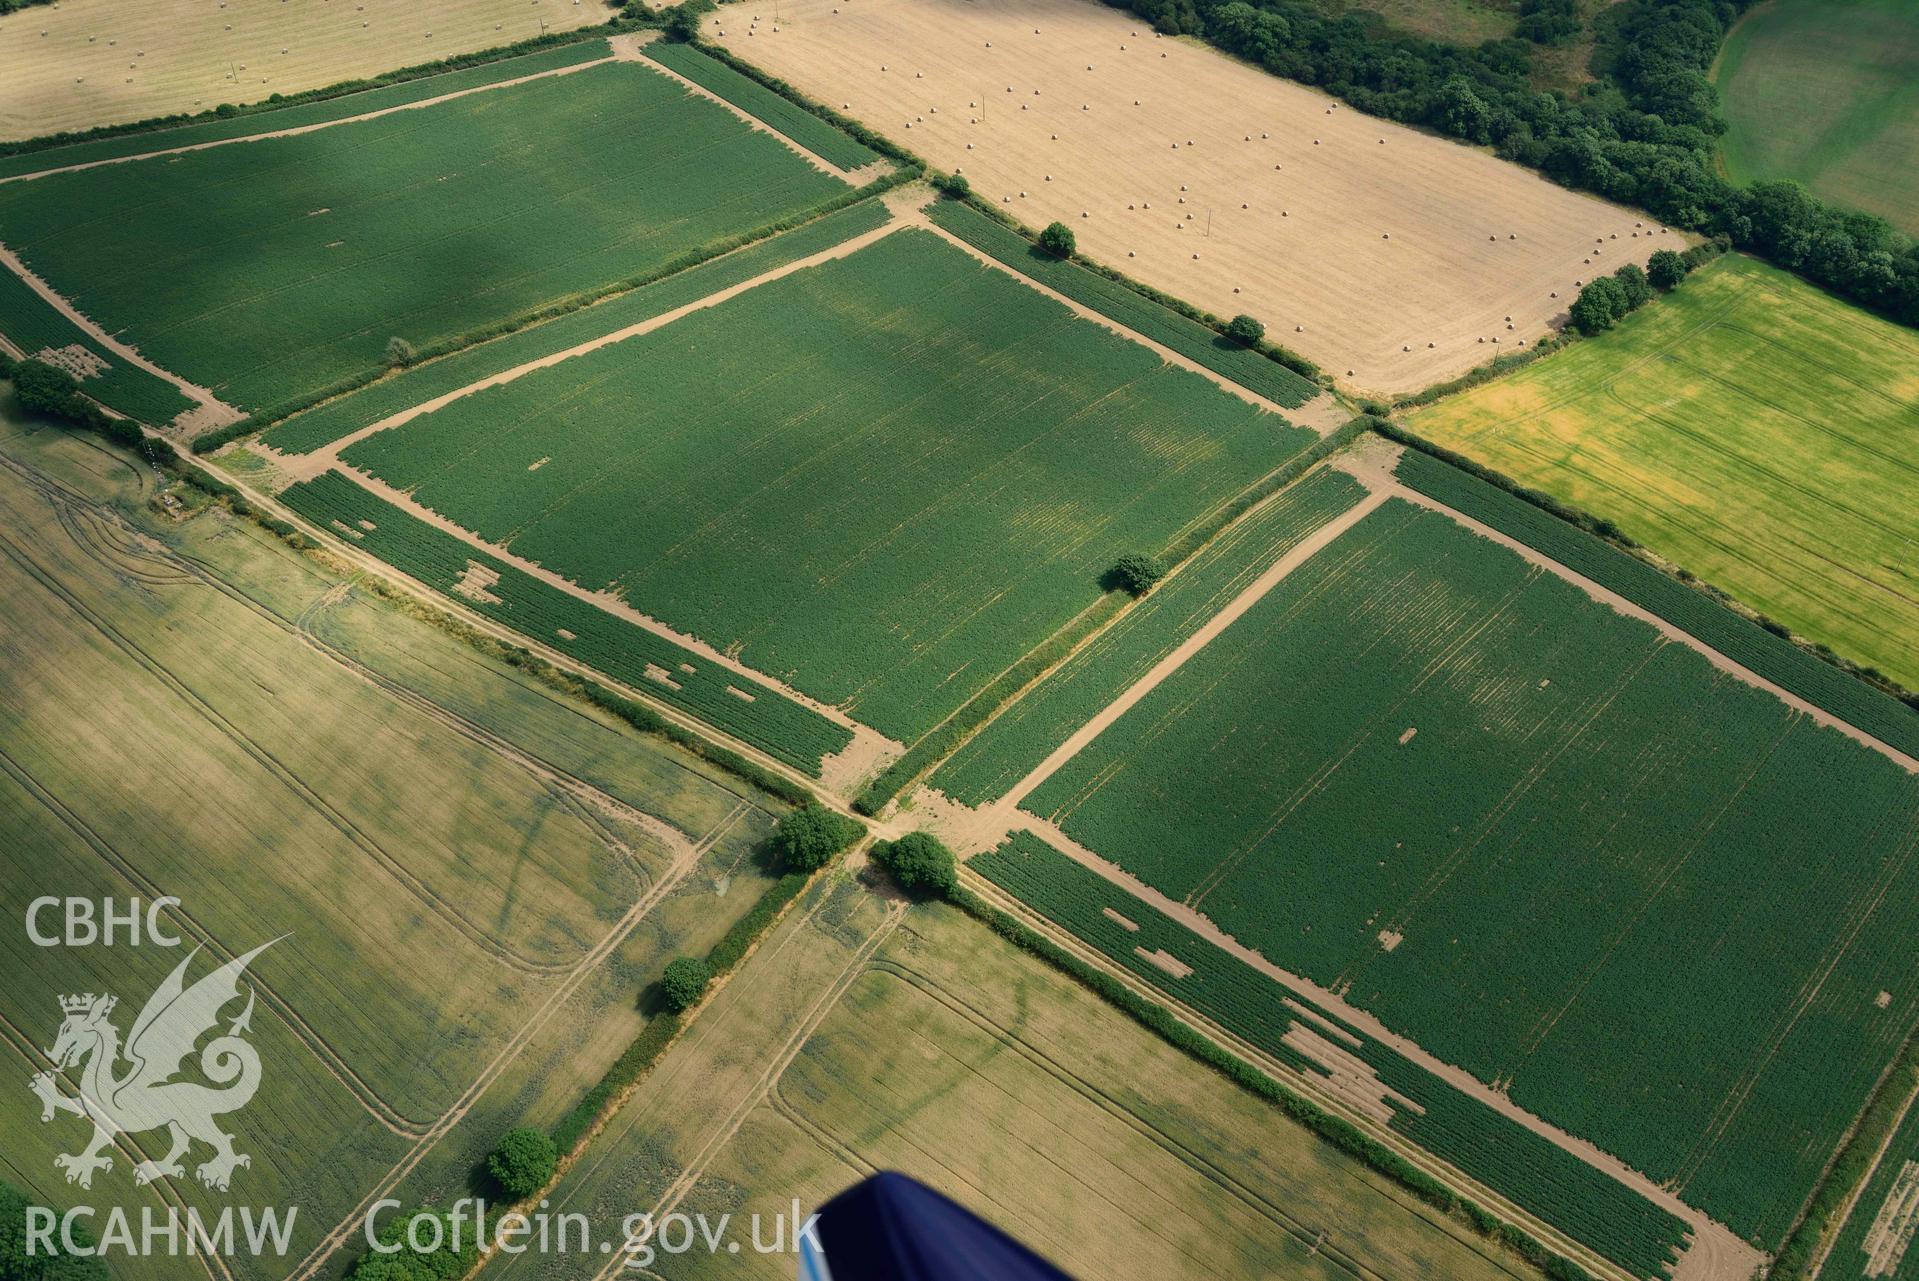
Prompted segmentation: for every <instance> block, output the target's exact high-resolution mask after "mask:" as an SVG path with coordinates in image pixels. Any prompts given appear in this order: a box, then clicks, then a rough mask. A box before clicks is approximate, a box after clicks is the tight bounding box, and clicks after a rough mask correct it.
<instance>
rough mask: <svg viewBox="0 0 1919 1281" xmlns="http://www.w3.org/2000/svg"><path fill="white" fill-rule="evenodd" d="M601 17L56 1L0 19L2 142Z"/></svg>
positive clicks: (328, 2) (578, 8) (526, 9)
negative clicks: (5, 139)
mask: <svg viewBox="0 0 1919 1281" xmlns="http://www.w3.org/2000/svg"><path fill="white" fill-rule="evenodd" d="M605 20H606V8H605V6H604V4H602V3H600V2H599V0H531V3H529V2H528V0H428V2H427V3H425V4H419V3H409V2H408V0H355V3H354V4H346V3H344V0H279V3H262V2H261V0H233V2H232V3H229V2H228V0H61V3H60V4H58V5H48V6H40V7H36V8H33V9H27V10H22V11H20V12H18V13H14V14H10V15H8V16H7V17H5V18H0V138H9V139H11V138H33V137H39V136H41V135H44V134H52V133H61V132H65V131H69V130H77V129H86V128H90V127H92V126H94V125H104V124H119V123H123V122H126V121H133V120H147V119H151V118H153V117H157V116H170V115H176V114H180V113H189V114H190V113H193V112H198V111H206V110H210V109H212V108H213V107H215V106H217V105H219V104H220V103H226V102H231V103H251V102H260V101H263V100H264V99H266V98H268V97H270V96H271V95H273V94H276V93H279V94H294V93H299V92H301V91H303V90H307V89H319V88H323V87H325V86H327V85H332V84H338V83H340V82H341V81H345V80H352V79H355V78H357V77H363V76H371V75H377V74H379V73H380V72H384V71H391V70H392V69H393V68H394V67H396V66H400V65H403V64H418V63H424V62H432V61H435V60H436V59H440V58H446V57H451V56H453V55H455V54H462V53H471V52H474V51H476V50H480V49H491V48H495V47H497V46H500V45H507V44H512V43H514V42H515V41H520V40H526V39H530V38H532V37H534V36H537V35H540V34H541V33H542V32H561V31H571V30H573V29H575V28H577V27H583V26H588V25H591V24H593V23H596V22H604V21H605Z"/></svg>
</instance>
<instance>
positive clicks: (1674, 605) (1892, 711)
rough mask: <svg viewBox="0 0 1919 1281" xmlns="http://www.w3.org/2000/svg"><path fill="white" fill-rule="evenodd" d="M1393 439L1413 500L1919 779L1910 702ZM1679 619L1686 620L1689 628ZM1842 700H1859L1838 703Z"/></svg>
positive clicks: (1426, 448)
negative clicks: (1614, 602) (1479, 531)
mask: <svg viewBox="0 0 1919 1281" xmlns="http://www.w3.org/2000/svg"><path fill="white" fill-rule="evenodd" d="M1383 434H1384V435H1386V436H1387V438H1388V439H1391V440H1393V441H1395V442H1397V443H1402V444H1406V445H1408V446H1409V448H1408V449H1407V450H1406V452H1405V453H1404V455H1403V456H1402V459H1401V461H1400V464H1399V468H1398V471H1397V474H1396V476H1395V479H1394V482H1393V483H1395V484H1397V485H1399V486H1401V487H1402V488H1404V489H1405V490H1407V491H1408V493H1409V494H1410V495H1412V496H1415V497H1417V498H1418V499H1419V500H1420V501H1422V502H1424V503H1426V504H1428V505H1437V506H1438V507H1439V508H1440V509H1442V510H1445V511H1446V512H1447V513H1448V514H1450V515H1453V516H1454V518H1455V519H1459V518H1461V517H1462V516H1463V517H1464V520H1463V521H1462V523H1471V524H1478V525H1481V526H1483V527H1484V528H1485V529H1490V530H1492V531H1494V532H1495V533H1497V534H1498V535H1499V536H1500V538H1501V539H1502V540H1505V541H1508V542H1509V543H1510V545H1513V546H1515V547H1516V548H1519V549H1521V550H1523V551H1524V552H1526V553H1528V554H1530V555H1535V556H1539V557H1542V558H1544V559H1545V560H1547V561H1549V562H1551V563H1552V564H1554V565H1557V566H1560V567H1561V569H1562V570H1563V571H1564V574H1565V575H1569V576H1571V577H1572V578H1574V579H1575V580H1583V581H1585V582H1588V583H1591V584H1592V585H1593V586H1594V587H1597V588H1599V589H1601V590H1603V591H1605V592H1606V593H1608V594H1609V595H1611V596H1615V597H1617V598H1619V599H1620V600H1623V601H1626V602H1628V603H1629V604H1630V605H1631V606H1632V608H1633V609H1634V610H1637V611H1639V612H1640V613H1641V614H1643V616H1644V617H1645V618H1647V619H1648V620H1649V621H1652V622H1653V623H1654V624H1655V625H1656V626H1658V627H1660V628H1661V630H1664V631H1668V633H1669V634H1671V635H1674V636H1675V637H1680V638H1686V639H1688V640H1689V641H1690V642H1691V643H1694V644H1695V647H1696V648H1698V649H1699V650H1700V652H1701V653H1705V654H1707V655H1709V656H1714V655H1716V656H1717V657H1716V660H1715V661H1716V663H1717V665H1719V666H1722V667H1724V668H1725V669H1726V670H1728V671H1732V672H1734V674H1736V675H1739V676H1740V678H1741V679H1743V680H1745V681H1747V683H1749V684H1752V685H1756V686H1758V687H1759V688H1761V689H1765V690H1768V691H1769V692H1771V693H1774V694H1776V695H1777V696H1778V697H1780V698H1781V699H1783V700H1784V701H1785V702H1786V703H1787V704H1789V705H1791V706H1794V707H1797V708H1799V709H1800V710H1802V711H1805V712H1806V713H1807V714H1809V715H1811V716H1812V717H1813V718H1814V719H1815V720H1816V721H1818V722H1819V723H1820V724H1823V725H1830V726H1831V727H1833V728H1835V729H1838V730H1840V731H1841V732H1842V733H1845V734H1847V735H1848V736H1849V737H1852V738H1854V739H1856V740H1857V741H1859V742H1860V743H1862V744H1864V745H1865V746H1867V747H1870V748H1872V749H1873V750H1874V751H1877V752H1879V753H1880V754H1881V755H1884V756H1885V757H1887V758H1888V759H1889V760H1892V761H1893V762H1895V763H1896V764H1898V765H1899V766H1900V767H1901V768H1902V769H1905V770H1906V771H1908V772H1909V773H1919V713H1916V712H1914V711H1912V710H1911V709H1910V708H1908V707H1907V706H1906V705H1905V704H1904V703H1903V702H1902V701H1901V700H1899V699H1896V698H1894V697H1892V696H1891V695H1889V694H1886V693H1884V692H1883V691H1882V690H1880V689H1878V688H1877V687H1876V686H1874V685H1873V684H1872V683H1871V682H1869V681H1867V680H1864V679H1862V678H1860V677H1858V676H1855V675H1853V674H1852V673H1850V672H1847V671H1845V670H1844V669H1843V668H1840V667H1837V666H1835V665H1833V664H1831V663H1828V662H1825V661H1824V660H1823V659H1821V658H1819V657H1818V656H1817V655H1814V654H1811V653H1808V652H1807V651H1806V650H1804V649H1802V648H1800V647H1799V646H1798V645H1797V644H1795V643H1793V642H1792V641H1791V640H1789V639H1786V638H1784V637H1780V636H1778V635H1776V634H1775V633H1773V632H1772V631H1770V630H1769V629H1767V628H1765V627H1763V626H1761V625H1760V624H1759V623H1755V622H1752V621H1751V620H1749V619H1747V618H1745V617H1744V616H1743V615H1741V614H1739V613H1737V612H1736V611H1734V610H1732V609H1730V608H1728V607H1727V606H1726V605H1724V604H1722V603H1720V602H1719V601H1718V600H1716V599H1715V598H1714V597H1712V596H1710V595H1708V594H1707V593H1705V592H1703V591H1700V590H1698V589H1696V588H1693V587H1690V586H1688V585H1687V584H1685V583H1683V582H1681V581H1680V580H1679V579H1677V578H1674V577H1673V576H1671V575H1669V574H1667V573H1665V572H1664V571H1663V570H1661V569H1659V568H1658V567H1656V566H1654V565H1652V564H1650V563H1648V562H1646V561H1644V560H1641V559H1640V558H1639V557H1637V556H1634V555H1632V554H1631V553H1629V552H1627V551H1625V550H1623V549H1622V548H1620V547H1617V546H1615V545H1614V544H1612V543H1610V542H1609V541H1607V540H1605V539H1603V538H1600V537H1598V536H1597V535H1595V534H1591V533H1588V532H1587V531H1585V530H1582V529H1580V528H1579V527H1578V526H1576V525H1573V524H1571V523H1569V522H1567V521H1565V520H1564V519H1563V518H1562V517H1560V516H1559V515H1558V514H1556V513H1554V512H1552V511H1550V510H1548V509H1546V508H1544V507H1540V506H1538V505H1536V504H1533V503H1530V502H1528V501H1526V499H1525V498H1524V497H1522V496H1521V494H1520V493H1519V492H1516V491H1517V490H1518V487H1517V486H1514V485H1513V484H1512V483H1511V482H1510V481H1507V482H1506V483H1505V484H1503V485H1502V484H1499V483H1497V482H1495V481H1492V480H1487V479H1484V478H1483V477H1482V476H1481V475H1477V474H1475V470H1484V472H1485V474H1486V475H1488V476H1495V477H1499V479H1500V480H1502V481H1503V480H1504V479H1505V478H1504V477H1500V476H1499V473H1497V472H1493V471H1491V470H1490V469H1475V470H1468V469H1467V468H1464V467H1460V466H1458V465H1456V463H1455V462H1454V461H1453V459H1452V458H1451V457H1449V456H1448V455H1447V453H1445V452H1442V451H1440V450H1439V449H1438V448H1437V447H1434V446H1431V445H1430V444H1429V443H1428V442H1425V441H1422V440H1421V439H1420V438H1419V437H1417V436H1415V435H1413V434H1412V433H1410V432H1406V431H1405V430H1404V429H1403V428H1398V427H1389V428H1388V430H1387V431H1386V432H1384V433H1383ZM1456 504H1457V505H1456ZM1552 544H1556V546H1553V545H1552ZM1568 553H1570V558H1569V557H1568ZM1585 553H1590V554H1585ZM1575 562H1577V563H1575ZM1675 616H1683V620H1684V621H1681V620H1680V618H1679V617H1675ZM1701 624H1703V626H1700V625H1701ZM1695 628H1697V630H1695ZM1762 669H1763V670H1762ZM1835 695H1850V696H1851V697H1850V698H1840V699H1834V696H1835ZM1835 701H1836V702H1838V703H1839V704H1841V705H1843V704H1844V703H1846V702H1851V703H1853V704H1854V706H1853V707H1852V708H1851V709H1850V710H1849V711H1847V712H1845V713H1841V712H1837V711H1834V710H1832V703H1833V702H1835ZM1861 712H1863V713H1865V715H1863V716H1862V715H1860V714H1859V713H1861Z"/></svg>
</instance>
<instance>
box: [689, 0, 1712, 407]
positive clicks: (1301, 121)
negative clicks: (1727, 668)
mask: <svg viewBox="0 0 1919 1281" xmlns="http://www.w3.org/2000/svg"><path fill="white" fill-rule="evenodd" d="M749 8H750V7H749ZM752 16H753V15H752V13H751V12H750V11H749V9H738V8H733V9H727V10H723V11H722V12H721V13H720V14H719V15H718V17H717V18H714V19H709V20H708V21H707V24H706V25H705V27H704V29H703V35H704V36H706V37H707V38H709V39H713V40H715V41H717V42H718V43H720V44H723V45H724V46H725V47H726V48H727V49H728V50H729V51H731V52H733V53H735V54H737V55H738V56H740V57H742V58H746V59H748V60H750V61H751V62H753V63H754V64H755V65H757V66H760V67H763V68H765V69H766V70H768V71H770V72H772V73H773V74H775V75H777V76H779V77H781V78H782V79H784V80H787V81H789V82H791V83H792V84H794V85H796V86H798V87H799V88H800V89H802V90H804V91H806V92H807V93H809V94H811V95H813V96H814V97H816V98H819V99H821V100H822V101H824V102H826V103H827V104H828V105H829V106H832V107H835V108H838V107H840V106H841V104H842V103H844V104H845V105H846V107H847V110H848V113H849V114H851V115H853V116H855V117H856V118H858V119H860V120H861V121H863V122H864V123H866V124H867V125H869V126H870V127H872V128H874V129H877V130H879V131H880V132H881V133H883V134H885V135H887V136H889V137H892V138H894V139H895V140H897V141H898V142H900V143H902V144H903V145H905V146H907V147H909V148H911V149H912V150H913V151H914V152H916V153H917V154H919V155H922V156H924V157H926V158H927V159H928V160H929V161H931V162H932V163H933V164H936V165H939V166H940V167H942V168H946V169H955V168H958V169H963V170H964V171H965V175H966V177H967V178H968V179H969V180H970V181H971V182H972V184H973V186H974V188H975V189H976V190H977V191H979V192H980V193H981V194H982V195H984V196H986V197H987V198H989V199H991V200H993V201H995V202H999V201H1002V200H1004V201H1005V204H1004V205H1003V207H1004V208H1005V210H1006V211H1007V212H1008V213H1010V214H1012V215H1013V216H1014V217H1016V218H1018V219H1019V220H1020V221H1021V222H1022V223H1024V224H1026V225H1027V226H1029V227H1034V228H1037V227H1042V226H1045V225H1046V224H1047V223H1048V222H1051V221H1053V220H1055V219H1058V220H1061V221H1063V222H1065V223H1067V224H1068V225H1069V226H1071V227H1072V228H1073V231H1074V233H1075V234H1076V235H1077V236H1078V238H1079V245H1080V249H1081V251H1082V252H1084V253H1086V254H1088V255H1089V256H1091V257H1093V258H1096V259H1098V260H1099V261H1101V262H1104V263H1106V264H1107V265H1108V266H1112V267H1117V268H1119V269H1121V270H1123V271H1125V272H1127V273H1128V274H1129V275H1131V276H1133V277H1135V278H1137V279H1139V280H1141V281H1143V282H1145V283H1146V284H1149V285H1152V286H1154V287H1156V288H1159V289H1163V290H1165V291H1166V292H1168V293H1170V294H1173V295H1174V296H1176V297H1180V298H1184V299H1187V300H1188V301H1190V302H1193V303H1195V304H1197V305H1199V306H1201V307H1204V308H1205V309H1207V310H1209V311H1212V312H1214V313H1217V314H1218V315H1221V316H1232V315H1234V314H1236V313H1239V312H1250V313H1251V314H1253V315H1255V316H1257V317H1259V318H1260V319H1261V320H1263V321H1264V322H1265V323H1266V325H1267V328H1268V329H1269V331H1270V332H1271V333H1272V336H1273V337H1274V338H1275V339H1276V340H1278V341H1281V342H1284V343H1285V344H1287V345H1288V346H1291V347H1293V348H1295V349H1296V350H1298V351H1300V352H1301V353H1302V354H1304V355H1306V356H1309V357H1311V358H1312V359H1314V360H1316V361H1318V362H1320V363H1321V364H1322V365H1324V366H1325V367H1326V368H1327V369H1328V370H1329V371H1331V372H1332V373H1333V374H1335V375H1336V376H1339V377H1341V378H1342V380H1344V381H1345V382H1347V383H1348V384H1349V385H1351V386H1354V387H1357V388H1363V389H1366V390H1369V391H1373V392H1380V393H1385V392H1399V391H1410V390H1413V389H1416V388H1419V387H1422V386H1426V385H1428V384H1431V383H1434V382H1438V381H1441V380H1443V379H1446V378H1450V377H1453V376H1455V375H1458V374H1462V373H1464V372H1465V371H1466V370H1468V369H1470V368H1472V367H1473V366H1475V365H1478V364H1482V363H1484V362H1485V361H1486V360H1488V359H1489V358H1490V357H1491V356H1492V355H1494V354H1496V353H1497V352H1499V351H1502V350H1506V349H1508V348H1511V347H1513V346H1514V345H1515V344H1517V343H1518V342H1520V341H1521V340H1524V341H1525V342H1527V343H1531V342H1533V341H1535V340H1536V339H1538V338H1539V337H1540V336H1541V335H1543V334H1544V333H1546V332H1547V331H1548V327H1549V325H1550V324H1551V322H1552V321H1553V320H1554V318H1555V317H1558V316H1561V315H1562V314H1563V313H1564V311H1565V308H1566V306H1567V305H1568V304H1569V303H1570V302H1571V300H1572V298H1573V295H1574V293H1575V292H1576V286H1575V284H1574V282H1575V281H1576V280H1582V279H1590V278H1592V277H1593V276H1595V275H1598V274H1600V273H1601V272H1603V271H1610V270H1612V269H1613V268H1614V267H1617V266H1619V265H1620V264H1621V263H1624V262H1627V261H1644V259H1645V258H1646V256H1647V255H1648V254H1649V253H1650V252H1651V251H1652V250H1653V249H1654V248H1656V247H1658V246H1659V245H1660V244H1661V243H1667V244H1674V245H1675V247H1676V241H1677V239H1678V237H1677V235H1676V234H1673V235H1664V236H1661V235H1660V234H1659V229H1658V228H1657V227H1656V226H1654V225H1653V224H1652V223H1650V222H1647V223H1646V225H1645V226H1641V225H1640V220H1639V218H1638V217H1637V216H1636V215H1635V214H1633V213H1632V212H1630V211H1628V210H1625V209H1621V208H1619V207H1617V206H1613V205H1608V204H1605V203H1604V202H1601V201H1598V200H1595V199H1593V198H1592V197H1589V196H1584V195H1579V194H1577V193H1574V192H1571V191H1567V190H1565V189H1563V188H1560V187H1556V186H1554V185H1552V184H1551V183H1549V182H1547V181H1546V180H1545V179H1543V178H1541V177H1539V176H1538V175H1536V174H1533V173H1530V172H1528V171H1526V170H1524V169H1521V168H1519V167H1518V166H1515V165H1509V164H1506V163H1504V162H1503V161H1500V160H1497V159H1495V158H1493V157H1492V156H1490V155H1488V154H1485V153H1483V152H1478V151H1474V150H1472V149H1470V148H1467V147H1463V146H1460V145H1458V144H1455V143H1451V142H1446V141H1443V140H1441V139H1438V138H1433V137H1428V136H1426V135H1424V134H1420V133H1417V132H1415V131H1413V130H1410V129H1406V128H1403V127H1400V126H1397V125H1394V124H1391V123H1388V122H1385V121H1381V120H1376V119H1372V118H1370V117H1367V116H1364V115H1362V114H1361V113H1359V112H1357V111H1355V110H1353V109H1352V108H1350V107H1346V106H1341V105H1337V104H1336V103H1335V100H1333V99H1331V98H1328V97H1326V96H1325V95H1323V94H1320V93H1317V92H1315V91H1313V90H1310V89H1307V88H1305V87H1303V86H1301V85H1298V84H1294V83H1292V82H1290V81H1286V80H1282V79H1279V78H1277V77H1275V76H1271V75H1268V74H1267V73H1265V72H1263V71H1260V70H1257V69H1255V68H1252V67H1248V66H1242V65H1240V64H1238V63H1235V62H1233V61H1231V60H1230V59H1228V58H1226V57H1224V56H1222V55H1220V54H1218V53H1216V52H1214V51H1212V50H1209V49H1205V48H1202V47H1199V46H1197V45H1194V44H1190V43H1185V42H1181V41H1177V40H1171V39H1156V38H1155V36H1154V33H1153V31H1152V29H1151V28H1150V27H1149V26H1147V25H1146V24H1145V23H1143V22H1141V21H1140V20H1139V19H1137V18H1132V17H1129V16H1125V15H1122V14H1118V13H1115V12H1114V11H1112V10H1111V9H1108V8H1105V7H1103V6H1101V5H1098V4H1093V3H1088V2H1087V0H1039V2H1038V3H1031V4H1015V3H1013V2H1012V0H856V2H855V3H850V4H848V3H839V4H838V5H837V11H836V4H835V0H794V3H791V4H783V5H782V6H781V10H780V17H779V21H778V22H777V23H775V22H772V21H770V20H769V19H770V15H768V14H765V13H761V14H759V18H760V21H759V22H757V23H752V22H750V18H751V17H752ZM1036 28H1037V30H1036ZM722 32H724V34H723V35H722V34H721V33H722ZM882 67H884V68H885V70H882V69H881V68H882ZM1135 102H1137V103H1138V105H1137V106H1136V105H1134V104H1135ZM1055 135H1057V137H1055ZM1382 140H1383V142H1382ZM969 146H970V147H971V149H970V150H969V149H968V148H969ZM1242 206H1244V207H1243V208H1242ZM1082 215H1085V216H1082ZM1189 215H1190V217H1189ZM1635 232H1637V233H1638V234H1637V235H1636V236H1635V234H1634V233H1635ZM1615 235H1616V236H1617V237H1618V239H1617V240H1614V239H1612V237H1614V236H1615ZM1596 251H1597V252H1598V256H1597V257H1594V256H1593V255H1594V254H1595V252H1596ZM1589 259H1590V261H1588V260H1589ZM1555 291H1557V293H1558V295H1559V296H1558V297H1557V298H1554V297H1552V294H1553V293H1554V292H1555ZM1508 318H1510V323H1511V325H1512V328H1510V329H1509V328H1507V324H1508ZM1296 325H1298V326H1303V331H1300V332H1296V331H1295V326H1296ZM1495 340H1498V342H1499V344H1500V345H1498V346H1495V345H1493V344H1494V341H1495ZM1428 344H1432V345H1431V346H1428ZM1402 349H1405V350H1402ZM1348 369H1351V370H1353V371H1354V373H1353V375H1352V376H1351V377H1350V378H1347V377H1346V371H1347V370H1348Z"/></svg>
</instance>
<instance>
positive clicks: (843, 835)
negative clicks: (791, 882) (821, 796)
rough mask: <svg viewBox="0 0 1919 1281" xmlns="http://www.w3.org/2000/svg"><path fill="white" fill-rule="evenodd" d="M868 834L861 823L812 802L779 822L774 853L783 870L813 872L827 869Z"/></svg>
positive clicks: (774, 838)
mask: <svg viewBox="0 0 1919 1281" xmlns="http://www.w3.org/2000/svg"><path fill="white" fill-rule="evenodd" d="M865 830H866V829H865V828H864V827H862V826H861V825H860V822H859V820H857V819H852V818H848V817H846V815H844V814H835V813H834V812H833V811H832V810H830V809H827V808H826V806H824V805H822V804H820V803H819V802H818V801H809V802H807V803H806V804H805V805H802V806H800V807H799V808H798V809H796V810H794V811H793V812H792V813H790V814H788V815H787V816H786V817H785V818H783V819H781V820H780V825H779V827H777V828H776V829H774V832H773V852H774V853H775V854H776V855H778V856H779V860H780V863H781V864H782V865H783V866H785V867H788V868H792V869H794V870H795V871H801V872H811V871H813V870H814V869H815V868H820V867H825V866H826V863H827V860H829V859H831V858H832V857H833V856H834V855H835V854H837V853H839V852H840V851H841V850H843V849H845V848H846V847H847V846H849V845H851V844H852V843H853V842H854V841H857V840H858V839H859V838H860V833H862V832H864V831H865Z"/></svg>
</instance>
